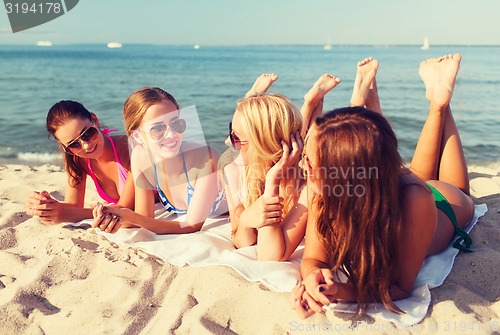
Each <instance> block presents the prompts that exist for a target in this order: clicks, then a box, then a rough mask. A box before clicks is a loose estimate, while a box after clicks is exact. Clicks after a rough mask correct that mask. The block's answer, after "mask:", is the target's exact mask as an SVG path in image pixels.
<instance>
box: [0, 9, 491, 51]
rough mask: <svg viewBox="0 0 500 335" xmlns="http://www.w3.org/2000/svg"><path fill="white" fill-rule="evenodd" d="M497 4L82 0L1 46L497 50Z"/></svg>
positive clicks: (3, 18) (3, 19)
mask: <svg viewBox="0 0 500 335" xmlns="http://www.w3.org/2000/svg"><path fill="white" fill-rule="evenodd" d="M499 13H500V1H499V0H475V1H472V0H455V1H452V0H443V1H440V0H421V1H395V0H391V1H389V0H378V1H375V0H371V1H365V0H358V1H349V0H342V1H340V0H311V1H309V2H307V1H304V0H301V1H298V0H267V1H264V0H253V1H240V0H187V1H180V0H177V1H172V0H142V1H138V0H80V2H79V3H78V5H77V6H76V7H75V8H74V9H73V10H71V11H70V12H68V13H67V14H65V15H63V16H62V17H59V18H57V19H55V20H53V21H51V22H48V23H46V24H43V25H41V26H38V27H35V28H32V29H30V30H27V31H24V32H19V33H16V34H13V33H12V32H11V29H10V24H9V20H8V17H7V14H6V11H5V9H4V8H2V9H0V44H34V43H36V41H39V40H50V41H52V42H53V43H54V44H74V43H76V44H79V43H107V42H110V41H118V42H121V43H124V44H127V43H129V44H130V43H153V44H170V45H179V44H195V43H199V44H201V45H246V44H325V43H326V42H327V41H328V40H329V39H330V40H331V43H332V44H377V45H386V44H387V45H390V44H421V43H422V40H423V38H424V36H428V38H429V41H430V43H431V44H490V45H500V19H499V18H498V15H499Z"/></svg>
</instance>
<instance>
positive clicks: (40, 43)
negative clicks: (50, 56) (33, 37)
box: [36, 41, 52, 47]
mask: <svg viewBox="0 0 500 335" xmlns="http://www.w3.org/2000/svg"><path fill="white" fill-rule="evenodd" d="M36 45H37V46H39V47H51V46H52V42H51V41H38V42H36Z"/></svg>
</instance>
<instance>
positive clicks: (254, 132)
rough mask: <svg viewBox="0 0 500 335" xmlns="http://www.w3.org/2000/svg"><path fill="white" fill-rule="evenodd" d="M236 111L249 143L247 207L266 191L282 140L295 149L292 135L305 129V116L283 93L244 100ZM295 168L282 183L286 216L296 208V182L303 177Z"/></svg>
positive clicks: (278, 157)
mask: <svg viewBox="0 0 500 335" xmlns="http://www.w3.org/2000/svg"><path fill="white" fill-rule="evenodd" d="M235 113H240V114H241V116H242V118H243V122H244V124H245V128H246V130H247V133H248V136H249V142H250V146H249V148H248V162H249V165H248V166H245V177H246V178H245V181H246V185H243V187H246V189H247V190H248V193H247V195H246V198H245V199H244V200H243V204H244V205H245V207H246V208H248V207H249V206H250V205H252V204H253V203H254V202H255V201H256V200H257V199H258V198H259V197H260V196H261V195H262V194H263V193H264V186H265V178H266V173H267V171H269V169H270V168H271V167H272V166H273V165H274V164H276V163H277V162H278V161H279V160H280V158H281V156H282V155H283V146H282V141H284V142H286V143H287V144H288V146H289V147H290V149H291V148H292V142H291V139H290V135H291V134H295V133H296V132H297V131H300V129H301V128H302V116H301V114H300V112H299V110H298V109H297V107H296V106H295V105H294V104H293V103H292V102H291V101H290V100H289V99H288V98H287V97H285V96H283V95H280V94H266V95H260V96H254V97H250V98H248V99H245V100H242V101H240V102H239V104H238V107H237V108H236V111H235ZM292 169H293V172H294V173H293V174H291V175H290V174H288V175H285V176H284V178H283V179H282V180H281V184H280V188H281V191H283V198H284V210H283V214H284V215H286V214H287V213H288V212H289V211H290V209H291V207H293V204H294V203H295V202H296V201H295V200H296V199H297V198H298V193H299V192H298V190H297V184H296V183H297V179H298V178H300V173H299V168H298V162H296V163H295V166H293V167H292Z"/></svg>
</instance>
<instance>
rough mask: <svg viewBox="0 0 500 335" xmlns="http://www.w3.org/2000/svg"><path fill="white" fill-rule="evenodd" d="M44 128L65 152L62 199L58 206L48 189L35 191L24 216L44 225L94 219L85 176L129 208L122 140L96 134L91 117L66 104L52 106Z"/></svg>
mask: <svg viewBox="0 0 500 335" xmlns="http://www.w3.org/2000/svg"><path fill="white" fill-rule="evenodd" d="M46 127H47V130H48V132H49V133H50V134H51V135H52V136H54V137H55V138H56V140H57V141H58V142H59V143H60V145H61V150H62V151H63V152H64V163H65V166H66V172H67V174H68V185H67V188H66V197H65V200H64V202H59V201H57V200H56V199H54V198H52V197H51V195H50V194H49V193H48V192H47V191H41V192H38V191H34V192H32V193H31V194H30V195H29V197H28V200H27V203H26V206H27V209H28V210H27V214H29V215H34V216H38V217H40V221H41V222H43V223H45V224H58V223H61V222H78V221H81V220H83V219H88V218H92V209H91V208H84V199H85V185H86V179H87V175H89V176H90V177H91V178H92V180H93V181H94V184H95V186H96V189H97V192H98V194H99V196H100V197H101V198H102V199H103V200H104V201H105V202H107V203H118V201H120V205H121V206H123V207H128V208H133V203H134V185H133V182H132V183H130V182H129V183H127V175H128V173H129V171H130V157H129V151H128V142H127V137H126V136H109V134H108V133H109V132H111V131H115V130H108V129H104V130H100V129H99V120H98V119H97V116H96V115H95V114H94V113H90V112H89V111H88V110H87V109H86V108H85V107H84V106H83V105H82V104H80V103H79V102H76V101H69V100H68V101H60V102H58V103H56V104H55V105H54V106H52V108H51V109H50V110H49V113H48V115H47V122H46ZM129 184H130V186H127V185H129ZM127 189H128V190H129V191H127ZM122 194H123V195H124V196H123V197H122V196H121V195H122Z"/></svg>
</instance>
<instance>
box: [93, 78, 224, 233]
mask: <svg viewBox="0 0 500 335" xmlns="http://www.w3.org/2000/svg"><path fill="white" fill-rule="evenodd" d="M180 113H181V111H180V110H179V104H178V103H177V101H176V100H175V99H174V97H173V96H171V95H170V94H168V93H167V92H165V91H164V90H162V89H160V88H157V87H144V88H142V89H139V90H137V91H135V92H134V93H133V94H132V95H131V96H130V97H129V98H128V99H127V101H126V102H125V106H124V109H123V115H124V118H125V126H126V129H127V135H128V136H129V141H131V145H132V153H131V162H132V163H131V166H132V174H133V176H134V181H135V211H132V210H130V209H128V208H119V207H120V206H118V207H112V206H105V207H102V206H98V207H96V209H95V211H94V217H95V220H94V223H93V226H95V227H99V228H100V229H101V230H104V231H107V232H116V231H117V230H118V229H119V228H120V226H121V227H137V226H139V227H143V228H146V229H148V230H151V231H153V232H155V233H157V234H183V233H191V232H195V231H198V230H200V228H201V227H202V225H203V223H204V222H205V220H206V219H207V217H208V216H209V215H217V214H222V213H224V212H227V205H226V201H225V198H224V186H223V183H219V179H218V174H217V173H216V169H215V168H216V167H217V163H218V158H219V155H218V153H217V152H216V151H215V150H213V149H212V148H210V147H208V146H200V145H195V144H194V143H188V142H185V141H183V140H182V139H183V133H184V131H185V130H186V127H187V125H186V121H185V120H184V119H182V115H181V114H180ZM155 191H156V192H158V195H159V198H160V202H161V204H162V205H163V206H164V208H165V210H166V211H168V212H171V213H174V214H185V217H183V218H182V219H179V220H161V219H155V218H154V210H155V208H154V207H155V194H154V192H155ZM106 213H110V214H113V215H114V216H110V215H106Z"/></svg>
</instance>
